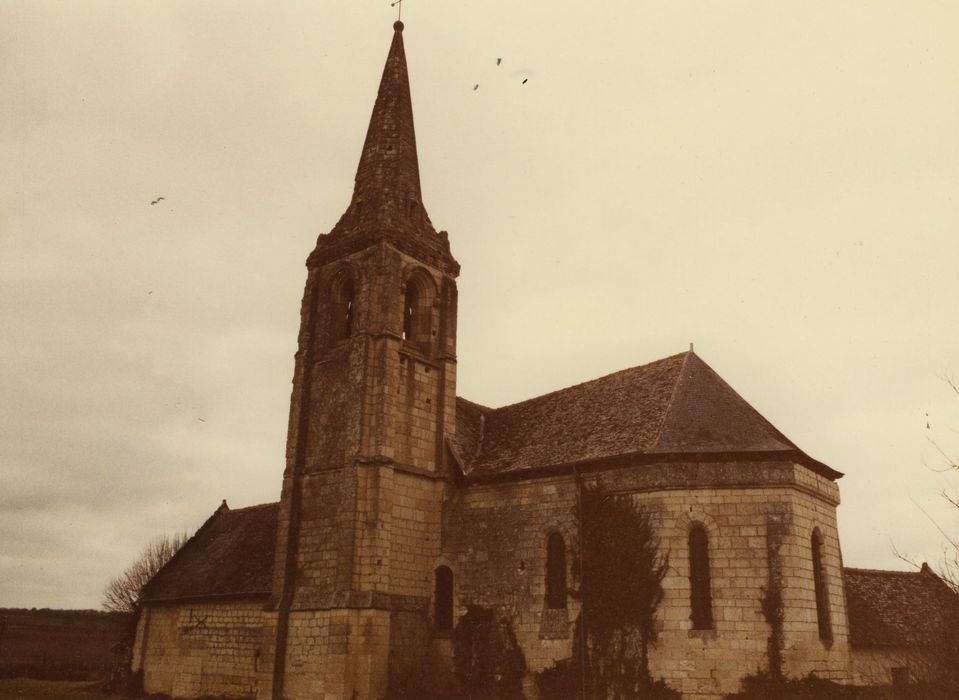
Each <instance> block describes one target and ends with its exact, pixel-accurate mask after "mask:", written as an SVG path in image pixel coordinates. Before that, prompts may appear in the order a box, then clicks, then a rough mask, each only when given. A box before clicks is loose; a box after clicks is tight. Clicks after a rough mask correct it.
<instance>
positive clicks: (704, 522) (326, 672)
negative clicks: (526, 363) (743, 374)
mask: <svg viewBox="0 0 959 700" xmlns="http://www.w3.org/2000/svg"><path fill="white" fill-rule="evenodd" d="M394 29H395V31H394V35H393V41H392V45H391V46H390V50H389V55H388V57H387V61H386V66H385V69H384V72H383V77H382V81H381V84H380V87H379V92H378V95H377V98H376V102H375V106H374V108H373V114H372V117H371V120H370V125H369V130H368V133H367V137H366V141H365V144H364V146H363V151H362V155H361V159H360V164H359V167H358V169H357V173H356V180H355V188H354V193H353V197H352V199H351V201H350V204H349V206H348V207H347V210H346V212H345V213H344V214H343V216H342V217H341V218H340V220H339V221H338V223H337V224H336V226H335V227H334V228H333V230H332V231H331V232H330V233H328V234H324V235H321V236H320V237H319V239H318V241H317V245H316V248H315V249H314V250H313V252H312V253H311V254H310V255H309V258H308V260H307V279H306V287H305V290H304V294H303V303H302V308H301V323H300V333H299V341H298V343H299V344H298V349H297V353H296V359H295V365H294V373H293V391H292V398H291V405H290V420H289V432H288V441H287V451H286V467H285V470H284V471H283V475H282V479H283V482H282V495H281V499H280V502H279V503H272V504H266V505H262V506H255V507H252V508H244V509H240V510H231V509H230V508H229V507H228V506H227V505H226V503H224V504H223V505H222V506H221V507H220V508H219V509H217V510H216V512H215V513H214V514H213V515H212V516H211V517H210V519H209V520H208V521H207V522H206V523H205V524H204V525H203V526H202V527H201V528H200V529H199V530H198V531H197V533H196V534H195V535H194V536H193V537H192V539H191V540H190V541H189V542H188V543H187V544H186V545H185V546H184V548H183V549H182V550H181V551H180V552H179V553H178V554H177V555H176V556H175V557H174V558H173V559H172V560H171V561H170V563H169V564H168V565H167V566H166V567H165V568H164V569H162V570H161V571H160V572H159V573H158V574H157V575H156V577H155V578H154V579H153V580H152V581H151V582H150V584H149V585H148V586H147V587H146V589H145V591H144V595H143V601H144V609H143V613H142V616H141V619H140V622H139V627H138V633H137V641H136V647H135V650H134V668H135V670H140V671H142V673H143V682H144V686H145V689H146V691H148V692H151V693H166V694H169V695H173V696H179V697H199V696H206V695H223V696H230V697H250V698H260V699H265V698H273V699H274V700H280V699H281V698H290V699H291V700H315V699H317V698H328V699H330V700H346V699H347V698H357V699H360V700H366V699H369V700H379V699H381V698H385V697H386V696H387V694H388V693H390V692H392V693H394V695H396V694H399V693H400V692H401V691H402V690H403V689H410V688H419V689H421V690H420V691H417V692H427V691H432V692H436V693H439V694H440V695H442V694H443V693H444V692H447V690H448V689H449V688H452V687H453V686H454V685H455V678H454V674H453V647H452V642H451V629H450V628H451V627H452V626H454V625H455V624H456V621H457V620H458V619H459V618H460V617H461V616H462V615H463V614H464V612H465V611H466V609H467V606H480V607H483V608H487V609H494V610H496V611H498V613H499V614H500V615H501V616H503V617H504V618H505V619H506V620H508V621H509V622H510V623H511V624H512V630H513V632H514V633H515V636H516V640H517V642H518V644H519V646H520V648H521V651H522V654H523V657H524V658H525V663H526V665H527V678H526V680H525V681H524V688H525V691H526V693H527V694H528V696H529V697H535V695H536V684H535V682H534V678H535V674H537V673H538V672H540V671H543V670H544V669H547V668H549V667H550V666H552V665H553V664H554V663H555V662H557V661H558V660H561V659H565V658H567V657H569V656H570V655H571V654H572V653H573V650H574V644H573V639H572V637H573V634H574V629H575V622H576V619H577V615H578V614H579V602H578V598H577V597H576V596H574V595H566V593H567V592H566V591H557V590H555V586H556V585H562V584H561V583H560V584H556V581H560V582H562V581H563V580H565V581H566V582H567V585H568V586H569V589H570V591H575V590H576V589H577V588H578V585H579V582H578V581H577V580H576V576H575V567H574V562H575V560H576V558H577V553H578V552H579V551H580V546H581V545H580V541H579V536H580V523H579V522H578V519H577V516H576V513H577V510H576V505H577V499H578V498H579V497H580V495H581V494H582V490H583V489H584V488H590V489H601V490H603V491H605V492H607V493H609V494H615V495H618V496H624V497H627V498H629V499H632V500H633V501H634V502H635V503H636V504H638V505H640V506H641V507H642V508H643V509H645V511H646V512H647V513H648V514H649V515H650V517H651V519H652V522H653V524H654V526H655V528H656V534H657V537H658V538H659V539H660V542H661V546H662V548H663V550H664V551H666V552H668V554H669V563H670V568H669V570H668V573H667V575H666V578H665V580H664V581H663V587H664V589H665V596H664V599H663V601H662V603H661V605H660V606H659V608H658V610H657V619H656V625H657V628H658V633H659V634H658V640H657V643H656V644H655V646H654V647H653V648H652V650H651V654H650V670H651V672H652V674H653V676H654V677H657V678H662V679H664V680H665V681H666V682H667V683H668V684H669V685H670V686H672V687H673V688H675V689H677V690H679V691H681V692H682V693H683V695H684V697H688V698H699V699H701V700H706V699H708V698H718V697H719V696H720V695H721V694H723V693H727V692H731V691H736V690H738V689H739V686H740V680H741V679H742V677H743V676H744V675H747V674H750V673H754V672H756V671H759V670H763V669H767V668H768V667H769V663H770V659H769V640H770V634H771V628H770V623H769V622H768V621H767V619H766V617H765V616H764V614H763V610H762V605H761V601H762V599H763V596H764V595H765V592H766V591H767V587H768V586H769V585H770V582H771V581H776V582H777V584H776V585H777V586H778V587H779V588H778V590H779V593H780V594H781V598H782V601H783V605H782V613H783V623H782V630H781V641H780V645H781V653H782V658H783V671H784V672H785V673H786V674H787V675H788V676H791V677H800V676H805V675H807V674H810V673H812V674H815V675H817V676H821V677H825V678H830V679H834V680H837V681H840V682H845V683H853V682H876V681H879V682H886V683H887V682H889V681H890V680H891V676H892V674H893V673H894V672H895V673H899V674H901V673H902V671H901V668H902V665H903V664H905V665H907V666H908V665H909V664H910V663H911V662H910V654H911V653H912V650H913V649H914V648H915V647H916V645H915V644H913V643H912V641H911V640H910V639H909V638H908V637H907V636H903V635H899V636H896V635H888V634H887V635H886V636H883V635H882V633H881V632H882V630H883V629H885V627H882V626H881V625H879V626H877V624H873V622H871V621H874V620H884V619H885V618H886V617H889V615H892V616H893V617H894V616H895V612H892V613H890V611H889V608H891V607H892V606H894V605H897V604H901V603H902V601H901V600H900V599H897V598H896V597H895V596H887V597H882V596H880V597H874V598H870V599H869V604H868V605H866V604H865V603H863V602H862V599H863V596H862V595H861V593H862V592H863V591H866V590H868V589H869V585H870V583H869V582H870V581H871V580H872V579H870V576H872V577H873V578H875V577H879V578H882V577H883V576H885V574H878V573H877V574H869V573H863V572H856V571H853V572H850V571H849V570H845V569H844V568H843V565H842V554H841V551H840V541H839V533H838V530H837V525H836V507H837V506H838V505H839V489H838V487H837V480H838V479H839V477H840V476H841V474H840V473H839V472H837V471H835V470H834V469H832V468H830V467H828V466H826V465H825V464H822V463H820V462H818V461H816V460H815V459H812V458H811V457H809V456H808V455H806V454H805V453H804V452H803V451H802V450H800V449H799V448H798V447H797V446H796V445H794V444H793V443H792V442H791V441H790V440H789V439H788V438H786V437H785V436H784V435H783V434H782V433H780V432H779V431H778V430H777V429H776V428H774V427H773V426H772V425H770V424H769V422H768V421H766V420H765V419H764V418H763V417H762V416H761V415H760V414H759V413H757V412H756V411H755V410H754V409H753V408H752V407H751V406H750V405H749V404H748V403H747V402H746V401H745V400H743V399H742V398H741V397H740V396H739V395H738V394H737V393H736V392H735V391H734V390H733V389H732V388H731V387H730V386H729V385H728V384H726V382H725V381H723V379H722V378H720V377H719V376H718V375H717V374H716V373H715V372H714V371H713V370H712V369H711V368H710V367H709V366H708V365H707V364H706V363H705V362H704V361H703V360H702V359H701V358H700V357H699V356H697V355H696V354H695V353H694V352H693V351H692V350H690V351H688V352H684V353H681V354H677V355H674V356H672V357H668V358H665V359H662V360H658V361H656V362H652V363H649V364H645V365H642V366H639V367H635V368H632V369H627V370H624V371H622V372H617V373H615V374H612V375H609V376H607V377H602V378H600V379H596V380H594V381H591V382H586V383H584V384H580V385H578V386H574V387H570V388H567V389H563V390H561V391H556V392H553V393H551V394H548V395H545V396H541V397H538V398H534V399H531V400H529V401H525V402H522V403H519V404H515V405H512V406H506V407H503V408H497V409H492V408H487V407H485V406H481V405H478V404H476V403H472V402H469V401H466V400H465V399H462V398H460V397H458V396H457V395H456V369H457V364H456V328H457V291H456V279H457V276H458V274H459V264H458V263H457V262H456V260H455V259H454V258H453V256H452V254H451V252H450V245H449V237H448V236H447V234H446V233H445V232H437V231H436V229H435V228H434V227H433V224H432V223H431V221H430V218H429V216H428V214H427V213H426V209H425V206H424V204H423V201H422V195H421V191H420V180H419V168H418V162H417V152H416V137H415V133H414V129H413V112H412V103H411V100H410V91H409V80H408V76H407V66H406V58H405V54H404V49H403V25H402V24H401V23H397V24H396V25H395V27H394ZM694 530H695V531H696V533H697V534H696V538H698V539H697V541H698V542H700V544H698V545H697V547H699V549H700V554H698V555H696V556H698V557H699V559H698V560H697V561H698V563H697V564H696V567H697V571H696V572H695V573H694V572H692V571H691V563H690V551H689V548H690V541H691V538H690V533H691V532H692V531H694ZM703 533H705V541H703V539H702V538H703V536H704V535H703ZM551 551H552V554H550V552H551ZM703 552H705V555H703ZM550 557H552V558H553V561H552V563H551V562H550V561H548V559H549V558H550ZM556 561H560V562H561V563H560V564H559V566H561V567H563V568H564V569H565V571H564V570H560V571H558V572H557V571H556V570H555V567H556V566H557V564H556ZM550 567H553V570H552V572H551V573H548V570H549V569H550ZM704 572H705V573H704ZM564 573H565V579H564V576H563V574H564ZM707 574H708V576H707ZM904 576H909V575H908V574H906V575H904ZM922 576H923V578H922V580H921V581H919V580H917V581H918V583H916V585H917V586H918V588H917V589H916V590H925V589H924V588H923V586H926V587H928V586H929V585H933V586H938V585H939V583H941V582H938V583H937V581H938V579H936V581H933V579H934V578H935V577H934V575H933V574H931V573H930V572H925V573H923V574H922ZM693 578H695V579H696V580H697V581H699V582H700V583H698V584H697V585H698V586H700V588H699V589H698V591H697V593H696V596H697V603H696V605H697V606H698V609H699V613H698V616H697V617H696V620H694V615H693V612H692V602H691V594H692V589H691V587H692V585H693V584H692V583H691V581H692V580H693ZM550 581H552V582H553V583H550ZM704 581H705V583H703V582H704ZM850 581H852V582H855V586H854V587H853V589H852V590H854V591H856V595H857V596H858V597H852V596H850V595H847V593H848V591H847V587H848V584H849V582H850ZM910 581H911V579H910ZM877 585H878V584H877ZM548 586H553V588H554V590H547V588H548ZM702 586H706V588H705V589H703V588H702ZM880 587H881V586H880ZM887 588H888V586H887ZM902 590H905V588H903V589H902ZM940 593H942V592H941V591H940ZM902 595H908V593H902V594H901V595H900V598H901V597H902ZM943 595H945V594H943ZM866 597H867V598H868V596H866ZM847 601H856V604H855V605H850V604H847ZM564 603H565V604H564ZM703 606H707V610H706V612H708V614H706V613H705V612H703ZM857 615H858V617H857ZM694 622H695V624H694ZM883 624H885V625H886V626H887V627H888V624H889V623H888V622H883ZM920 624H921V623H920ZM876 629H879V630H880V632H876ZM857 634H858V636H857ZM877 635H878V636H877ZM896 669H898V670H896ZM916 672H917V673H918V667H917V668H916ZM407 697H417V696H416V695H415V694H413V695H407Z"/></svg>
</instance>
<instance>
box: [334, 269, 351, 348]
mask: <svg viewBox="0 0 959 700" xmlns="http://www.w3.org/2000/svg"><path fill="white" fill-rule="evenodd" d="M354 302H355V300H354V289H353V278H352V277H351V276H350V274H349V273H348V272H341V273H340V274H338V275H337V276H336V278H335V279H334V280H333V284H332V285H331V287H330V340H331V341H332V342H334V343H336V342H339V341H341V340H344V339H346V338H349V337H350V336H351V335H352V334H353V316H354V311H355V309H354V306H355V303H354Z"/></svg>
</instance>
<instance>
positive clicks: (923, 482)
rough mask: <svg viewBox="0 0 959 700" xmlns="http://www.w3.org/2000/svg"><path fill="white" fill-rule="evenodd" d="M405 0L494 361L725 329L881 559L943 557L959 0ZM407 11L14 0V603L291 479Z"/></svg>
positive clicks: (543, 359)
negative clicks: (302, 311)
mask: <svg viewBox="0 0 959 700" xmlns="http://www.w3.org/2000/svg"><path fill="white" fill-rule="evenodd" d="M404 5H405V9H404V20H406V24H407V29H406V32H405V40H406V48H407V55H408V58H409V64H410V72H411V79H412V90H413V101H414V110H415V114H416V126H417V139H418V143H419V148H420V164H421V168H422V178H423V190H424V196H425V199H426V205H427V208H428V210H429V212H430V215H431V218H432V220H433V221H434V223H435V224H436V225H437V227H438V228H443V229H448V230H449V232H450V240H451V242H452V246H453V252H454V254H455V255H456V257H457V258H458V259H459V261H460V263H461V264H462V268H463V271H462V276H461V278H460V323H459V334H460V335H459V393H460V394H461V395H462V396H465V397H467V398H470V399H472V400H474V401H478V402H481V403H484V404H488V405H492V406H498V405H502V404H506V403H512V402H514V401H517V400H521V399H524V398H528V397H531V396H535V395H537V394H540V393H543V392H546V391H550V390H553V389H556V388H560V387H563V386H567V385H570V384H574V383H577V382H580V381H583V380H586V379H590V378H593V377H596V376H599V375H602V374H606V373H608V372H611V371H615V370H618V369H622V368H625V367H629V366H633V365H637V364H642V363H645V362H648V361H651V360H654V359H657V358H659V357H663V356H666V355H670V354H673V353H676V352H680V351H682V350H684V349H685V348H686V347H687V346H688V343H689V342H690V341H695V343H696V349H697V352H698V353H699V354H700V355H701V356H702V357H703V358H704V359H705V360H706V361H707V362H708V363H710V364H711V365H712V366H713V367H714V368H715V369H716V370H717V371H718V372H719V373H720V374H722V375H723V376H724V377H725V378H726V380H727V381H728V382H729V383H730V384H732V385H733V387H735V388H736V389H737V390H738V391H739V392H740V393H741V394H742V395H743V396H744V397H746V399H747V400H749V401H750V402H752V403H753V405H754V406H756V407H757V408H758V409H759V410H760V411H761V412H762V413H763V414H764V415H766V416H767V417H768V418H769V419H770V420H771V421H772V422H773V423H774V424H776V425H777V426H778V427H779V428H780V429H781V430H782V431H783V432H784V433H785V434H786V435H788V436H789V437H791V438H792V439H793V440H794V441H795V442H796V443H797V444H799V445H800V446H801V447H803V448H804V449H805V450H806V451H807V452H809V453H810V454H811V455H813V456H814V457H816V458H818V459H820V460H822V461H825V462H826V463H828V464H830V465H831V466H833V467H835V468H837V469H839V470H841V471H843V472H845V473H846V476H845V478H843V479H842V480H841V482H840V486H841V489H842V495H843V499H844V502H843V505H842V506H841V507H840V528H841V534H842V545H843V554H844V557H845V561H846V563H847V565H854V566H867V567H897V568H901V567H902V566H903V565H902V563H901V562H899V561H897V560H896V559H895V557H894V556H893V554H892V546H893V544H895V545H896V546H897V547H898V548H899V549H901V550H903V551H905V552H908V553H911V554H914V555H915V556H917V557H918V558H919V559H928V560H930V561H937V560H938V559H939V558H940V555H941V546H942V538H941V536H940V535H939V534H938V533H937V531H936V529H935V527H934V526H933V525H932V524H931V523H930V522H929V520H928V519H927V518H926V516H925V515H923V512H922V510H920V506H921V507H922V508H923V509H925V510H926V511H927V512H928V513H929V514H930V515H931V516H933V517H934V518H936V519H937V520H938V522H939V523H940V524H941V525H942V526H943V527H944V528H947V529H949V530H950V531H951V532H953V533H956V532H959V517H957V516H956V514H955V513H953V512H950V511H949V510H948V509H947V508H945V507H944V506H943V504H942V503H941V501H940V499H939V497H938V496H937V491H939V490H940V489H942V488H944V487H945V488H949V487H959V475H955V476H949V475H944V474H939V473H936V472H934V471H933V470H932V468H933V467H937V466H940V465H941V461H940V458H939V457H938V455H937V454H936V453H935V451H934V449H933V448H932V447H931V445H930V443H929V441H928V440H929V438H930V437H932V438H934V439H936V440H938V441H939V442H940V443H941V444H942V445H943V446H945V447H947V448H949V449H951V450H952V451H953V452H959V398H957V397H955V396H952V395H951V394H950V391H949V389H948V388H947V387H946V385H945V384H944V383H943V381H941V379H940V378H939V377H940V376H942V375H946V374H948V373H955V374H957V375H959V332H957V331H959V293H957V292H959V288H957V287H959V284H957V261H959V202H957V195H956V192H957V185H959V128H957V127H956V125H957V124H959V4H956V3H955V2H951V1H948V2H933V1H932V0H913V1H911V2H908V3H903V2H888V1H882V0H871V1H870V2H865V1H862V2H844V3H837V2H835V1H830V2H810V1H808V0H803V1H801V2H799V1H795V2H792V1H781V2H772V3H771V2H760V1H758V0H755V1H752V2H735V1H728V2H722V3H719V2H691V1H685V0H681V1H673V2H668V3H664V2H649V1H647V0H604V2H602V3H584V2H576V3H573V2H567V1H566V0H553V1H552V2H544V1H539V0H537V1H535V2H534V1H529V0H527V1H525V2H516V0H509V1H507V0H483V1H482V2H480V1H479V0H469V1H461V2H454V1H453V0H406V1H405V2H404ZM393 19H394V13H393V11H392V10H390V8H389V0H324V1H322V2H321V1H319V0H313V1H311V2H306V1H305V0H304V1H292V0H290V1H286V2H276V0H268V1H267V0H262V1H253V0H248V1H245V2H223V1H215V0H203V1H202V2H201V1H200V0H194V1H191V2H185V1H180V0H165V1H164V2H156V1H151V2H146V1H139V0H135V1H133V0H123V1H119V0H117V1H113V2H107V1H105V0H74V1H72V2H52V1H49V0H0V94H2V95H3V96H4V99H3V100H2V105H0V153H2V162H3V167H2V168H0V314H2V316H0V319H2V328H3V332H2V334H0V396H2V399H3V400H2V402H0V606H38V607H40V606H49V607H97V606H98V605H99V601H100V593H101V590H102V588H103V586H104V585H105V584H106V582H107V581H108V580H109V578H110V577H111V576H113V575H115V574H116V573H117V572H119V571H120V570H121V569H122V568H123V567H124V566H125V565H127V564H128V563H129V562H130V561H131V560H132V558H133V557H134V556H135V554H136V552H137V551H138V550H139V549H140V548H141V547H142V546H143V545H144V544H145V542H146V541H147V540H149V539H150V538H151V537H152V536H153V535H155V534H156V533H161V532H173V531H177V530H190V531H192V530H193V529H195V528H196V527H197V526H199V525H200V524H201V523H202V522H203V520H204V519H205V518H206V517H207V516H208V515H209V514H210V513H211V512H212V511H213V510H214V509H215V508H216V507H217V505H218V504H219V502H220V500H221V499H223V498H226V499H227V500H228V501H229V503H230V505H231V506H234V507H238V506H245V505H251V504H255V503H261V502H266V501H272V500H276V499H277V498H278V496H279V487H280V477H281V473H282V470H283V452H284V439H285V429H286V418H287V416H286V414H287V410H288V402H289V394H290V379H291V376H292V370H293V353H294V350H295V343H296V332H297V323H298V312H299V302H300V295H301V292H302V287H303V282H304V280H305V268H304V261H305V259H306V256H307V254H308V253H309V251H310V250H311V248H312V246H313V244H314V241H315V238H316V236H317V234H319V233H322V232H326V231H328V230H329V229H330V228H331V227H332V225H333V224H334V223H335V222H336V220H337V218H338V217H339V215H340V214H341V213H342V211H343V210H344V209H345V207H346V205H347V203H348V201H349V196H350V192H351V188H352V179H353V174H354V170H355V167H356V163H357V161H358V158H359V153H360V147H361V145H362V141H363V137H364V135H365V129H366V125H367V120H368V117H369V113H370V109H371V107H372V104H373V98H374V96H375V91H376V86H377V82H378V80H379V75H380V72H381V70H382V65H383V60H384V59H385V56H386V51H387V47H388V45H389V41H390V38H391V34H392V30H391V23H392V21H393ZM498 58H502V59H503V60H502V64H501V65H499V66H497V65H496V61H497V59H498ZM524 79H526V80H527V82H526V83H525V84H524V83H523V80H524ZM475 85H479V87H478V88H476V89H474V86H475ZM158 196H163V197H165V199H164V201H163V202H161V203H160V204H158V205H156V206H151V205H150V202H151V201H152V200H153V199H155V198H156V197H158ZM927 422H928V425H929V428H928V429H927Z"/></svg>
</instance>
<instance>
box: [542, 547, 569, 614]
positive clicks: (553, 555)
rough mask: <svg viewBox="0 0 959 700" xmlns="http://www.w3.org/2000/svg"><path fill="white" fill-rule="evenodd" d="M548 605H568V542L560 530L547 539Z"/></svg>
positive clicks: (550, 606)
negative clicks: (564, 539)
mask: <svg viewBox="0 0 959 700" xmlns="http://www.w3.org/2000/svg"><path fill="white" fill-rule="evenodd" d="M546 607H547V608H550V609H553V610H558V609H563V608H565V607H566V543H565V542H564V541H563V536H562V535H561V534H559V533H558V532H554V533H553V534H551V535H550V536H549V539H547V540H546Z"/></svg>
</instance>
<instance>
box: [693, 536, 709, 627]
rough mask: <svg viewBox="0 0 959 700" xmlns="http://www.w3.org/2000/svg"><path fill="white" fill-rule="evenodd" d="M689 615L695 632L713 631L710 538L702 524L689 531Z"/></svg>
mask: <svg viewBox="0 0 959 700" xmlns="http://www.w3.org/2000/svg"><path fill="white" fill-rule="evenodd" d="M689 604H690V608H691V612H690V615H689V618H690V620H692V623H693V629H694V630H711V629H713V594H712V590H711V584H710V580H709V537H708V536H707V535H706V528H705V527H704V526H703V524H702V523H696V524H695V525H693V527H692V529H690V531H689Z"/></svg>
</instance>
